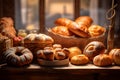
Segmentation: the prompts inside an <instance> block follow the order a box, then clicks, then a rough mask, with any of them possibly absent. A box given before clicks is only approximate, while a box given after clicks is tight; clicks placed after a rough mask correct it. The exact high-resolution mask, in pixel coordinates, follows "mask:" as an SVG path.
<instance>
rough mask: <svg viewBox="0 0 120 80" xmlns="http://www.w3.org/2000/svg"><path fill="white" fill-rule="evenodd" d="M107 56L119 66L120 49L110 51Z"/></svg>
mask: <svg viewBox="0 0 120 80" xmlns="http://www.w3.org/2000/svg"><path fill="white" fill-rule="evenodd" d="M109 55H110V57H111V58H112V60H113V62H114V63H115V64H117V65H120V49H112V50H111V51H110V52H109Z"/></svg>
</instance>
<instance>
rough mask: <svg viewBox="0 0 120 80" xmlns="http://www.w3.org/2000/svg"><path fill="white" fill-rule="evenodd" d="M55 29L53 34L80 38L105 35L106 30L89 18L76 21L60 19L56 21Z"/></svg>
mask: <svg viewBox="0 0 120 80" xmlns="http://www.w3.org/2000/svg"><path fill="white" fill-rule="evenodd" d="M54 23H55V25H56V26H55V27H53V28H51V32H53V33H56V34H59V35H63V36H78V37H83V38H86V37H96V36H100V35H102V34H103V33H105V28H103V27H102V26H99V25H93V24H92V23H93V20H92V18H91V17H89V16H80V17H78V18H77V19H75V21H72V20H70V19H67V18H58V19H56V20H55V22H54Z"/></svg>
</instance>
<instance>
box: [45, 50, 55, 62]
mask: <svg viewBox="0 0 120 80" xmlns="http://www.w3.org/2000/svg"><path fill="white" fill-rule="evenodd" d="M43 55H44V56H45V59H46V60H49V61H53V60H54V52H53V50H43Z"/></svg>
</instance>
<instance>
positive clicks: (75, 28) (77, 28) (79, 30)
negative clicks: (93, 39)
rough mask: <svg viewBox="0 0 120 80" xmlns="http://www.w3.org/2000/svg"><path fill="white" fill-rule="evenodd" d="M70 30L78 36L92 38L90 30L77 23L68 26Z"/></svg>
mask: <svg viewBox="0 0 120 80" xmlns="http://www.w3.org/2000/svg"><path fill="white" fill-rule="evenodd" d="M68 29H69V30H70V31H71V32H72V33H74V34H75V35H77V36H80V37H90V35H89V33H88V28H87V27H86V26H85V25H78V24H77V23H76V22H71V23H69V25H68Z"/></svg>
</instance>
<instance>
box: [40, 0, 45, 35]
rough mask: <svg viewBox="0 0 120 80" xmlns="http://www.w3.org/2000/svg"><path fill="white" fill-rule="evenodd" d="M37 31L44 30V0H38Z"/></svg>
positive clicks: (42, 31)
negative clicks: (38, 27)
mask: <svg viewBox="0 0 120 80" xmlns="http://www.w3.org/2000/svg"><path fill="white" fill-rule="evenodd" d="M39 24H40V25H39V26H40V29H39V32H41V33H44V31H45V0H39Z"/></svg>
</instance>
